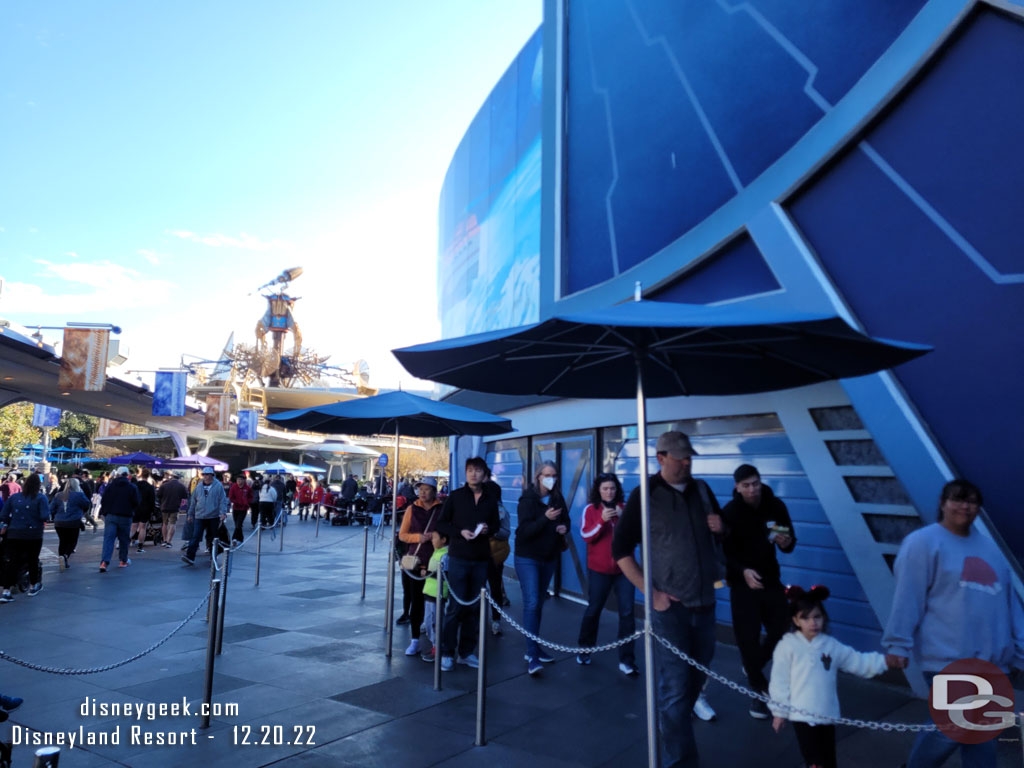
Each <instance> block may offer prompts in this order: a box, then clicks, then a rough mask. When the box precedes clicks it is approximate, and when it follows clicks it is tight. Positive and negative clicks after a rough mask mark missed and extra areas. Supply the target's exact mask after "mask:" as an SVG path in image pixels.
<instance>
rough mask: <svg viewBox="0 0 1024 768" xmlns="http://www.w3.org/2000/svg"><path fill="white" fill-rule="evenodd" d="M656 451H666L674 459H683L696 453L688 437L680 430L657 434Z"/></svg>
mask: <svg viewBox="0 0 1024 768" xmlns="http://www.w3.org/2000/svg"><path fill="white" fill-rule="evenodd" d="M655 451H656V452H657V453H667V454H669V455H670V456H671V457H672V458H674V459H685V458H687V457H688V456H697V455H698V453H697V452H696V451H695V450H693V446H692V445H690V438H688V437H687V436H686V435H684V434H683V433H682V432H663V433H662V434H660V435H659V436H658V445H657V447H656V448H655Z"/></svg>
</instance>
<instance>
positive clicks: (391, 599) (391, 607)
mask: <svg viewBox="0 0 1024 768" xmlns="http://www.w3.org/2000/svg"><path fill="white" fill-rule="evenodd" d="M399 449H400V446H399V436H398V423H397V421H396V423H395V473H394V474H395V481H394V482H393V483H392V484H391V494H392V495H391V538H392V541H391V546H390V547H388V595H387V600H386V601H385V602H386V603H387V609H386V613H387V620H388V647H387V652H386V653H385V656H387V658H389V659H390V658H391V639H392V637H393V636H394V633H395V542H394V537H395V507H397V506H398V451H399ZM380 472H381V482H382V484H383V481H384V479H385V476H384V468H383V467H381V470H380Z"/></svg>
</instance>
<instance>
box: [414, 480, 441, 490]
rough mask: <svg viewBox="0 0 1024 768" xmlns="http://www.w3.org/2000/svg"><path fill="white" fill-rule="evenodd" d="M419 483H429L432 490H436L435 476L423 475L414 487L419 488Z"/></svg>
mask: <svg viewBox="0 0 1024 768" xmlns="http://www.w3.org/2000/svg"><path fill="white" fill-rule="evenodd" d="M421 485H429V486H430V487H431V488H433V489H434V490H437V478H436V477H424V478H423V479H421V480H420V481H419V482H418V483H416V487H417V488H419V487H420V486H421Z"/></svg>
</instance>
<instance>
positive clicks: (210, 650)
mask: <svg viewBox="0 0 1024 768" xmlns="http://www.w3.org/2000/svg"><path fill="white" fill-rule="evenodd" d="M219 597H220V579H214V580H213V585H212V589H211V590H210V605H211V606H212V608H213V613H214V615H216V614H217V604H218V603H219V602H220V601H219V599H218V598H219ZM207 635H208V637H207V640H206V680H205V682H204V683H203V703H204V704H205V705H206V706H204V707H203V711H204V712H205V714H204V715H203V724H202V726H200V727H202V728H209V727H210V701H211V699H212V698H213V661H214V659H215V658H216V653H215V652H216V650H217V648H216V645H217V622H216V621H211V622H210V631H209V632H208V633H207Z"/></svg>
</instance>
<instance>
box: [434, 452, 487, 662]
mask: <svg viewBox="0 0 1024 768" xmlns="http://www.w3.org/2000/svg"><path fill="white" fill-rule="evenodd" d="M489 471H490V470H489V469H488V467H487V462H486V461H484V460H483V459H482V458H480V457H479V456H474V457H473V458H471V459H467V460H466V484H465V485H464V486H462V487H461V488H456V489H455V490H454V491H452V494H451V495H450V496H449V497H448V498H447V499H445V501H444V506H443V507H442V508H441V516H440V517H439V518H438V521H437V530H439V531H440V532H441V533H443V534H444V535H445V536H446V537H447V538H448V541H449V542H450V543H449V550H448V577H447V581H448V587H449V589H450V592H451V594H452V595H453V596H454V597H457V598H458V599H459V600H461V601H462V602H463V603H468V602H470V601H471V600H473V598H475V597H477V596H479V594H480V589H481V588H482V587H483V586H484V584H486V583H487V564H488V563H489V562H490V560H491V532H492V531H496V530H498V527H499V525H500V521H499V516H498V504H499V502H500V501H501V499H500V498H499V497H498V495H497V494H496V493H494V492H493V491H492V490H490V489H489V488H488V487H487V484H486V483H485V482H484V479H485V478H486V477H487V473H488V472H489ZM479 610H480V609H479V607H478V606H475V605H468V606H466V605H462V604H460V603H459V602H458V600H455V599H452V600H449V601H448V607H447V609H446V610H445V618H444V628H443V629H442V633H441V638H440V646H441V669H443V670H445V671H446V672H447V671H448V670H450V669H451V668H452V667H453V666H454V664H455V652H456V651H458V663H459V664H464V665H465V666H467V667H471V668H474V669H475V668H476V667H479V666H480V661H479V659H477V657H476V654H475V653H474V651H475V650H476V644H477V639H478V637H477V632H478V629H479V625H478V623H477V616H478V615H479V613H478V612H479Z"/></svg>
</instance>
